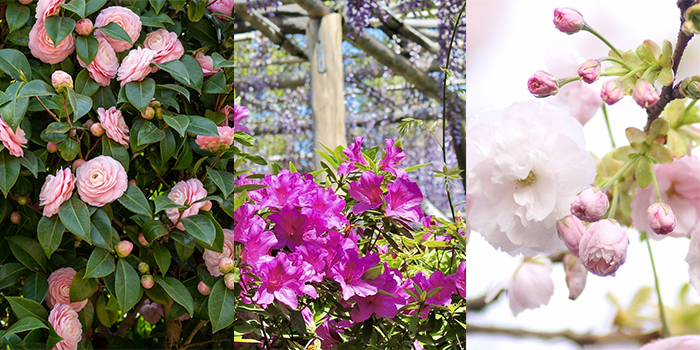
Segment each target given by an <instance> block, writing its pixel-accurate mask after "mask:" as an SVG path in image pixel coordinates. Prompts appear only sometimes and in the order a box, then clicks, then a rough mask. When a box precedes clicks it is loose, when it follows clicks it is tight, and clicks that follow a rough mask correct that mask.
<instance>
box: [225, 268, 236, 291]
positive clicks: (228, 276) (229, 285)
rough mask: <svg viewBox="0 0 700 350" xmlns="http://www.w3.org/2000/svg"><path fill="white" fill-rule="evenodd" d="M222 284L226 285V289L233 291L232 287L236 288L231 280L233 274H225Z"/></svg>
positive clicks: (232, 279)
mask: <svg viewBox="0 0 700 350" xmlns="http://www.w3.org/2000/svg"><path fill="white" fill-rule="evenodd" d="M224 283H225V284H226V288H228V289H230V290H233V287H235V286H236V283H235V282H234V278H233V272H229V273H227V274H226V276H224Z"/></svg>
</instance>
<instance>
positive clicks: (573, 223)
mask: <svg viewBox="0 0 700 350" xmlns="http://www.w3.org/2000/svg"><path fill="white" fill-rule="evenodd" d="M557 232H559V237H561V240H562V241H564V245H566V248H567V249H569V251H570V252H571V254H573V255H574V256H576V257H578V246H579V243H580V242H581V236H583V234H584V232H586V226H584V225H583V222H582V221H581V220H579V218H577V217H576V216H575V215H568V216H566V217H565V218H563V219H561V220H559V221H557Z"/></svg>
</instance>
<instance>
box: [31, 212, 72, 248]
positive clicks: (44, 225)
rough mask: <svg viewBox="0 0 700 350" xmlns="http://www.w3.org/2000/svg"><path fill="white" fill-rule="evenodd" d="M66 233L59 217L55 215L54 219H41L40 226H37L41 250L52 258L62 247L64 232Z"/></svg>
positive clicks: (43, 217) (44, 217)
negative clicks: (60, 246) (59, 247)
mask: <svg viewBox="0 0 700 350" xmlns="http://www.w3.org/2000/svg"><path fill="white" fill-rule="evenodd" d="M65 231H66V227H65V226H63V223H62V222H61V219H60V218H59V217H58V215H53V216H52V217H50V218H49V217H46V216H42V217H41V219H39V224H38V225H37V237H38V238H39V244H40V245H41V249H43V250H44V253H45V254H46V256H47V257H49V258H50V257H51V254H53V252H55V251H56V249H58V246H59V245H61V240H62V239H63V232H65Z"/></svg>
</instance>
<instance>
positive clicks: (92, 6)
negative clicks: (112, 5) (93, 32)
mask: <svg viewBox="0 0 700 350" xmlns="http://www.w3.org/2000/svg"><path fill="white" fill-rule="evenodd" d="M106 3H107V0H88V1H87V2H86V3H85V16H84V17H86V16H89V15H91V14H93V13H95V12H97V10H99V9H101V8H102V7H103V6H104V5H105V4H106Z"/></svg>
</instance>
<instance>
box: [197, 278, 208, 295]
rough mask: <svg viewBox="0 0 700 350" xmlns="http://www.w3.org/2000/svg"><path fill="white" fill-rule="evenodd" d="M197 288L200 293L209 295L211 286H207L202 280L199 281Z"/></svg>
mask: <svg viewBox="0 0 700 350" xmlns="http://www.w3.org/2000/svg"><path fill="white" fill-rule="evenodd" d="M197 290H198V291H199V293H201V294H202V295H209V294H210V293H211V288H209V286H207V285H206V284H205V283H204V282H202V281H199V284H198V285H197Z"/></svg>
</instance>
